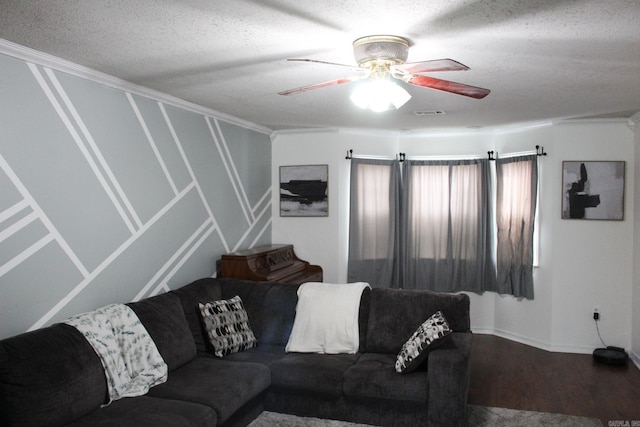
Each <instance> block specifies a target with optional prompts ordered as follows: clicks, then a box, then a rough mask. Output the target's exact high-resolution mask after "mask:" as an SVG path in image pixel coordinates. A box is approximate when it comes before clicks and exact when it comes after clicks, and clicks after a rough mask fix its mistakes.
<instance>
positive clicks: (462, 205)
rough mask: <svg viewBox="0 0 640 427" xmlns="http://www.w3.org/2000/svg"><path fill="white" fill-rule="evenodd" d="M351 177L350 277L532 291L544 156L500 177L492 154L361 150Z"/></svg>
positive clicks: (506, 168)
mask: <svg viewBox="0 0 640 427" xmlns="http://www.w3.org/2000/svg"><path fill="white" fill-rule="evenodd" d="M351 180H352V181H351V216H350V227H351V228H350V236H349V273H348V279H349V280H350V281H368V282H369V283H371V284H372V285H374V286H375V285H378V286H386V287H403V288H418V289H420V288H424V289H431V290H435V291H461V290H468V291H476V292H483V291H496V292H499V293H507V294H513V295H516V296H524V297H527V298H533V283H532V282H533V280H532V266H533V224H534V217H535V208H536V194H537V156H536V155H532V156H521V157H514V158H507V159H498V160H497V161H496V174H495V175H494V176H493V177H492V174H491V164H490V162H489V160H488V159H476V160H452V161H441V160H438V161H433V160H430V161H415V160H405V161H404V163H403V164H402V171H401V172H400V168H399V163H398V162H395V161H391V160H388V161H376V160H368V161H365V160H364V159H353V160H352V171H351ZM494 180H495V182H496V188H497V193H496V194H497V197H496V200H495V201H494V200H493V195H492V192H491V187H492V181H494ZM494 211H495V215H494V214H493V212H494ZM494 216H495V221H494ZM494 236H497V237H494ZM494 242H495V243H494ZM494 251H497V256H495V257H494Z"/></svg>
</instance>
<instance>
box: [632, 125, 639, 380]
mask: <svg viewBox="0 0 640 427" xmlns="http://www.w3.org/2000/svg"><path fill="white" fill-rule="evenodd" d="M630 124H631V125H632V126H634V130H635V145H634V148H635V162H634V163H635V175H636V179H635V181H636V182H638V178H637V176H638V175H639V174H640V113H637V114H636V115H634V116H633V117H632V120H631V121H630ZM634 195H635V197H634V204H633V206H634V211H633V213H634V215H633V220H634V224H636V226H635V227H634V230H633V231H634V233H633V234H634V238H633V242H634V245H633V253H634V263H633V264H634V272H633V288H632V292H633V298H632V303H631V307H632V313H633V314H632V316H633V317H632V319H631V325H632V331H631V332H632V351H633V352H632V358H633V361H634V362H635V364H636V366H638V367H639V368H640V310H639V309H638V307H640V225H638V224H640V185H636V186H635V191H634ZM633 307H636V309H635V310H633Z"/></svg>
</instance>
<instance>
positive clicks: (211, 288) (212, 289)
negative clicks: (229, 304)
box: [170, 277, 222, 353]
mask: <svg viewBox="0 0 640 427" xmlns="http://www.w3.org/2000/svg"><path fill="white" fill-rule="evenodd" d="M170 293H171V294H174V295H176V296H177V297H178V298H180V303H181V304H182V310H183V311H184V315H185V317H186V318H187V323H188V324H189V329H190V330H191V336H192V337H193V341H194V342H195V343H196V351H197V352H198V353H205V352H207V351H213V348H212V347H211V343H210V342H209V338H208V337H207V333H206V331H205V329H204V327H203V325H202V316H201V315H200V309H199V308H198V303H201V302H207V301H215V300H219V299H222V296H221V295H220V285H219V283H218V279H214V278H210V277H208V278H204V279H199V280H196V281H195V282H192V283H190V284H188V285H186V286H183V287H181V288H179V289H176V290H174V291H171V292H170Z"/></svg>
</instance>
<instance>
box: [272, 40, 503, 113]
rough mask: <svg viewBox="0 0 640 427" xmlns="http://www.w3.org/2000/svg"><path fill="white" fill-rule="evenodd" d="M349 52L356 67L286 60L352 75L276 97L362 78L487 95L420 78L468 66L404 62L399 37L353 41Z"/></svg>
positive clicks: (451, 62) (449, 62)
mask: <svg viewBox="0 0 640 427" xmlns="http://www.w3.org/2000/svg"><path fill="white" fill-rule="evenodd" d="M353 51H354V56H355V59H356V62H357V63H358V66H352V65H345V64H335V63H332V62H325V61H318V60H315V59H288V60H287V61H292V62H307V63H315V64H322V65H329V66H333V67H340V68H343V69H346V70H349V71H352V72H354V74H353V75H352V76H348V77H342V78H338V79H335V80H329V81H326V82H322V83H316V84H312V85H307V86H302V87H298V88H295V89H289V90H285V91H283V92H279V94H280V95H295V94H298V93H302V92H307V91H310V90H314V89H320V88H324V87H328V86H334V85H339V84H343V83H350V82H355V81H358V80H363V79H370V80H373V81H378V80H386V81H389V80H391V79H398V80H401V81H403V82H405V83H408V84H411V85H414V86H421V87H426V88H431V89H437V90H442V91H445V92H450V93H454V94H457V95H463V96H468V97H471V98H476V99H482V98H484V97H485V96H487V95H488V94H489V93H490V92H491V91H490V90H489V89H483V88H480V87H475V86H470V85H466V84H462V83H456V82H452V81H448V80H441V79H436V78H433V77H428V76H423V75H421V73H427V72H436V71H464V70H468V69H469V67H467V66H466V65H463V64H461V63H459V62H457V61H454V60H452V59H436V60H431V61H422V62H410V63H405V61H406V60H407V57H408V52H409V41H408V40H407V39H404V38H402V37H398V36H389V35H377V36H367V37H361V38H359V39H357V40H355V41H354V42H353ZM409 97H410V96H409ZM405 102H406V101H405Z"/></svg>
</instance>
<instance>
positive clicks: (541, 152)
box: [536, 145, 547, 156]
mask: <svg viewBox="0 0 640 427" xmlns="http://www.w3.org/2000/svg"><path fill="white" fill-rule="evenodd" d="M536 155H538V156H546V155H547V153H546V152H545V151H544V147H542V146H540V145H536Z"/></svg>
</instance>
